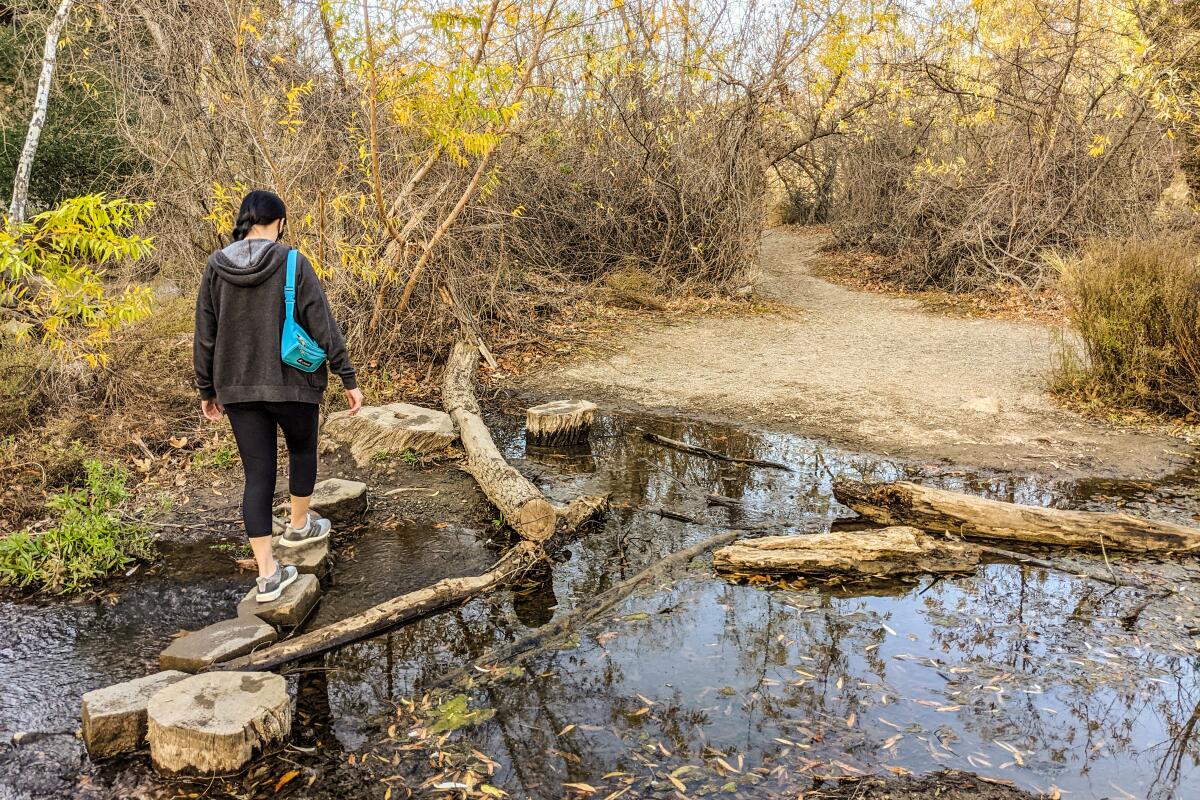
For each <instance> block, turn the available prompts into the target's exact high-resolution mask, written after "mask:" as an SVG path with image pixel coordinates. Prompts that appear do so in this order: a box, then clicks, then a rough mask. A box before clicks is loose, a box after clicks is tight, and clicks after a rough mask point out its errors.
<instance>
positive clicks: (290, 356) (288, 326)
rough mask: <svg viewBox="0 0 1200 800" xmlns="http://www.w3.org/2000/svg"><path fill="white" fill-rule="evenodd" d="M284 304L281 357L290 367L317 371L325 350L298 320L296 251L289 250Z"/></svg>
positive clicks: (304, 370) (280, 346)
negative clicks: (284, 314)
mask: <svg viewBox="0 0 1200 800" xmlns="http://www.w3.org/2000/svg"><path fill="white" fill-rule="evenodd" d="M283 305H284V308H285V309H287V314H286V316H284V319H283V339H282V341H281V342H280V345H279V357H280V358H281V359H283V363H285V364H287V365H288V366H289V367H295V368H296V369H298V370H301V371H302V372H316V371H317V370H319V369H320V368H321V365H322V364H324V363H325V351H324V350H323V349H321V345H319V344H317V343H316V342H315V341H313V338H312V337H311V336H309V335H308V331H306V330H304V328H302V327H300V323H298V322H296V251H295V250H289V251H288V256H287V283H285V284H284V286H283Z"/></svg>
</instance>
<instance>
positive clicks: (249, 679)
mask: <svg viewBox="0 0 1200 800" xmlns="http://www.w3.org/2000/svg"><path fill="white" fill-rule="evenodd" d="M147 719H148V722H149V726H148V731H147V737H146V738H147V740H148V741H149V742H150V758H151V760H152V761H153V762H154V766H155V768H156V769H158V770H159V771H160V772H163V773H166V774H170V775H174V774H198V775H221V774H228V773H231V772H236V771H238V770H240V769H241V768H242V767H244V766H245V765H246V764H248V763H249V762H250V760H251V759H252V758H254V756H255V755H256V754H258V753H262V752H266V751H269V750H271V749H274V748H276V747H278V746H279V745H281V744H282V743H283V741H284V740H285V739H286V738H287V736H288V734H289V733H290V732H291V728H292V710H291V701H290V700H289V699H288V693H287V681H285V680H284V679H283V678H281V677H279V676H278V675H272V674H268V673H247V672H209V673H205V674H203V675H195V676H193V677H191V678H187V679H185V680H181V681H179V682H178V683H174V684H172V685H170V686H168V687H167V688H165V689H162V690H161V691H159V692H158V693H157V694H155V695H154V697H153V698H152V699H151V700H150V704H149V707H148V708H147Z"/></svg>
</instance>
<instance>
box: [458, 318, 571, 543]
mask: <svg viewBox="0 0 1200 800" xmlns="http://www.w3.org/2000/svg"><path fill="white" fill-rule="evenodd" d="M478 363H479V350H478V348H477V347H476V346H475V345H472V344H470V343H469V342H458V343H457V344H455V345H454V349H453V350H451V351H450V359H449V361H448V362H447V363H446V378H445V382H444V384H443V388H442V404H443V405H444V406H445V409H446V413H447V414H449V415H450V418H451V419H452V420H454V424H455V425H456V426H457V427H458V435H459V438H460V439H461V440H462V446H463V450H465V451H466V453H467V461H466V470H467V472H469V473H470V474H471V477H473V478H474V479H475V481H476V482H477V483H478V484H479V488H480V489H482V490H483V493H484V494H485V495H487V499H488V500H491V501H492V505H494V506H495V507H496V508H498V509H500V513H501V514H503V515H504V521H505V522H507V523H508V524H509V525H511V526H512V528H513V530H515V531H516V532H517V533H519V534H520V535H521V538H523V539H528V540H530V541H534V542H544V541H546V540H547V539H549V538H550V537H551V536H553V535H554V528H555V525H556V523H557V520H558V515H557V514H556V513H555V510H554V506H552V505H551V504H550V502H549V501H548V500H547V499H546V498H545V497H544V496H543V495H542V493H541V492H540V491H539V490H538V488H537V487H536V486H534V485H533V484H532V483H530V482H529V481H528V480H526V479H525V477H524V476H523V475H522V474H521V473H519V472H517V470H516V469H515V468H514V467H513V466H512V465H511V464H509V463H508V462H507V461H505V460H504V456H503V455H501V454H500V451H499V450H498V449H497V448H496V443H495V442H494V441H492V434H491V432H490V431H488V429H487V425H485V424H484V423H483V417H482V416H480V413H479V403H477V402H476V400H475V391H474V383H475V368H476V366H477V365H478Z"/></svg>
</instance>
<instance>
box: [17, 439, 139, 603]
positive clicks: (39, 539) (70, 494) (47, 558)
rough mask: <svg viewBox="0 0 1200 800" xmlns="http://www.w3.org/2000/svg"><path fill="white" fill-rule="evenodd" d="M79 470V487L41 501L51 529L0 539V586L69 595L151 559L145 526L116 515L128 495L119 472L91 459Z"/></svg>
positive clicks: (123, 474)
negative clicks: (50, 518)
mask: <svg viewBox="0 0 1200 800" xmlns="http://www.w3.org/2000/svg"><path fill="white" fill-rule="evenodd" d="M85 469H86V476H85V480H84V485H83V487H82V488H77V489H67V490H66V491H64V492H62V493H60V494H57V495H55V496H54V497H52V498H51V499H50V501H49V503H47V506H48V508H49V509H50V510H51V511H52V512H54V513H55V514H56V516H57V522H56V524H55V525H54V527H52V528H49V529H47V530H44V531H37V532H33V531H21V532H20V533H14V534H11V535H9V536H6V537H4V538H0V584H5V585H10V586H18V587H21V588H33V589H39V590H43V591H52V592H59V593H65V592H72V591H77V590H79V589H81V588H83V587H84V586H86V585H88V584H89V583H91V582H92V581H94V580H96V579H98V578H102V577H104V576H106V575H108V574H109V573H111V572H113V571H114V570H117V569H121V568H122V567H124V566H126V565H128V564H129V563H130V562H132V561H134V560H136V559H139V558H148V557H149V556H150V555H151V553H152V552H153V545H152V543H151V541H150V538H149V536H148V535H147V533H146V531H145V528H144V527H143V526H141V525H136V524H130V523H128V522H124V521H122V520H121V518H120V516H119V515H118V514H117V513H116V508H117V506H118V505H119V504H120V503H121V501H123V500H125V499H126V498H127V497H128V496H129V494H128V492H127V491H126V489H125V481H126V479H127V475H126V473H125V471H124V470H122V469H121V468H120V467H119V466H116V465H114V466H112V467H105V466H104V465H103V464H102V463H101V462H99V461H95V460H92V461H88V462H86V464H85Z"/></svg>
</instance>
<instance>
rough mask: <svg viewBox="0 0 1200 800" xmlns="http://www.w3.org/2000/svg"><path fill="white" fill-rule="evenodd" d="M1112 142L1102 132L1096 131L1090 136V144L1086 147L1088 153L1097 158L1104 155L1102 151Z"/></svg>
mask: <svg viewBox="0 0 1200 800" xmlns="http://www.w3.org/2000/svg"><path fill="white" fill-rule="evenodd" d="M1110 144H1112V139H1110V138H1109V137H1108V136H1107V135H1105V134H1102V133H1097V134H1096V135H1095V136H1094V137H1093V138H1092V146H1091V147H1089V148H1088V155H1089V156H1091V157H1092V158H1099V157H1100V156H1102V155H1104V151H1105V150H1106V149H1107V148H1108V146H1109V145H1110Z"/></svg>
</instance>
